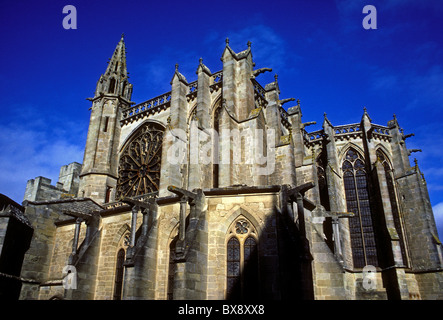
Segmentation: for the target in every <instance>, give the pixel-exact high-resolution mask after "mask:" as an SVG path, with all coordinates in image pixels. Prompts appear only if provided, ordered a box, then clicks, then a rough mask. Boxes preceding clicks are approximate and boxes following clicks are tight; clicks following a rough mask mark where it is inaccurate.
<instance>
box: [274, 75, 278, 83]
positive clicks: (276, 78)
mask: <svg viewBox="0 0 443 320" xmlns="http://www.w3.org/2000/svg"><path fill="white" fill-rule="evenodd" d="M274 79H275V82H277V80H278V75H277V74H275V76H274Z"/></svg>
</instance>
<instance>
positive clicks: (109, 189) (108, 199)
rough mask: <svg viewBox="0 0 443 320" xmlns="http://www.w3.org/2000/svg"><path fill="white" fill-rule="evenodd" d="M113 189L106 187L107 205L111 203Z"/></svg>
mask: <svg viewBox="0 0 443 320" xmlns="http://www.w3.org/2000/svg"><path fill="white" fill-rule="evenodd" d="M111 193H112V187H106V195H105V203H108V202H109V201H111Z"/></svg>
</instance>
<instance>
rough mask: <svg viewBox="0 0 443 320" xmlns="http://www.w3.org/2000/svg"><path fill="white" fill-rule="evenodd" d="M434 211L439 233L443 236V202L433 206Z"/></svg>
mask: <svg viewBox="0 0 443 320" xmlns="http://www.w3.org/2000/svg"><path fill="white" fill-rule="evenodd" d="M432 210H433V211H434V218H435V223H436V225H437V229H438V235H439V236H440V237H443V202H440V203H437V204H436V205H435V206H433V207H432Z"/></svg>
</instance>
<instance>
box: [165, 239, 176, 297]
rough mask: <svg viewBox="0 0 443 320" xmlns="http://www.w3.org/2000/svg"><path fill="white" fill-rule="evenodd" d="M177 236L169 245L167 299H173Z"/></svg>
mask: <svg viewBox="0 0 443 320" xmlns="http://www.w3.org/2000/svg"><path fill="white" fill-rule="evenodd" d="M177 240H178V235H177V236H175V237H174V239H173V240H172V241H171V243H170V244H169V265H168V288H167V299H168V300H173V299H174V276H175V269H176V262H175V246H176V244H177Z"/></svg>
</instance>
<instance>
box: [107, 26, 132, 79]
mask: <svg viewBox="0 0 443 320" xmlns="http://www.w3.org/2000/svg"><path fill="white" fill-rule="evenodd" d="M124 36H125V34H124V33H122V36H121V38H120V41H119V42H118V44H117V47H116V48H115V50H114V54H113V55H112V57H111V59H110V60H109V63H108V67H107V68H106V72H105V75H106V76H112V75H116V76H117V77H119V78H120V79H122V78H127V77H128V71H127V69H126V47H125V40H124Z"/></svg>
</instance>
